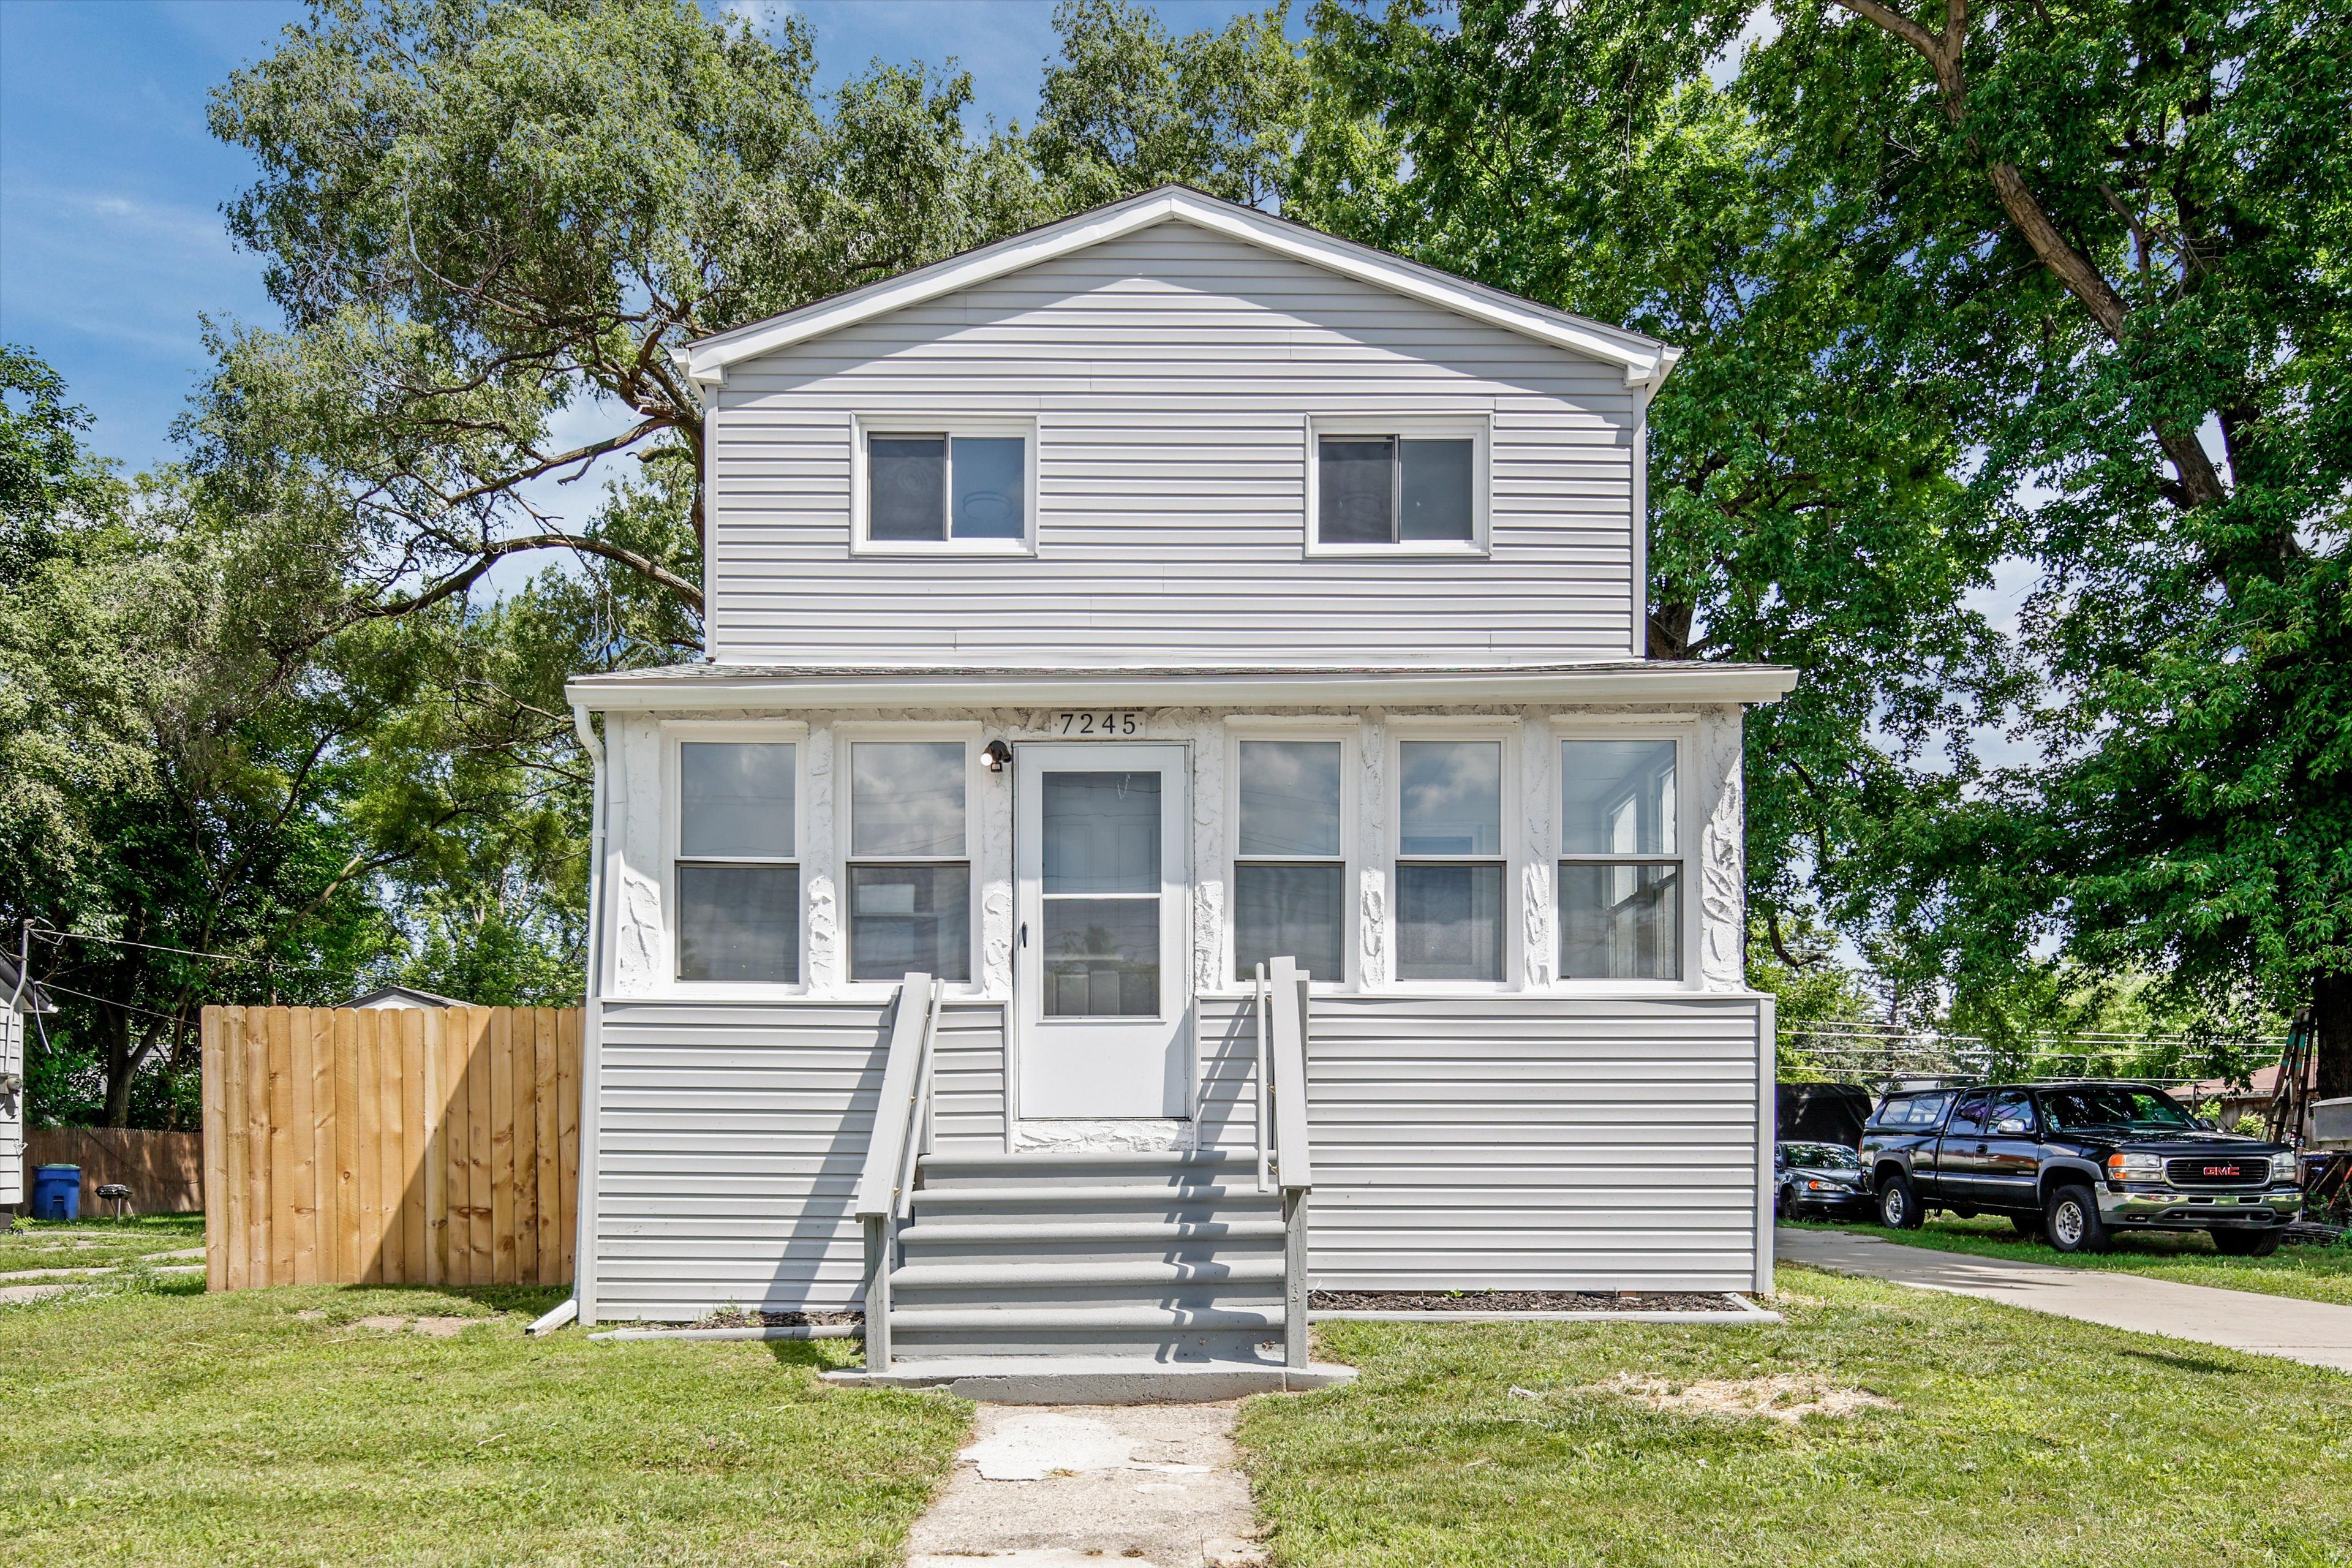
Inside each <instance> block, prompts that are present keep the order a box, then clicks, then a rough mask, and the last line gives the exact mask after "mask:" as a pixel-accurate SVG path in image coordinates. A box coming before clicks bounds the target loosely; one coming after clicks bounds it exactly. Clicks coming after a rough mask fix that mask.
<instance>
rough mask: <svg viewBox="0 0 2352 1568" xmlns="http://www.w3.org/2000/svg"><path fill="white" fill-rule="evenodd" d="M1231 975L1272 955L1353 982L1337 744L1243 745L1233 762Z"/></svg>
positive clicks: (1249, 972)
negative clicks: (1236, 807) (1236, 809)
mask: <svg viewBox="0 0 2352 1568" xmlns="http://www.w3.org/2000/svg"><path fill="white" fill-rule="evenodd" d="M1235 761H1236V766H1235V770H1234V771H1235V774H1236V779H1237V787H1236V798H1237V804H1238V805H1239V808H1240V810H1239V819H1238V820H1237V821H1236V822H1235V824H1234V978H1235V979H1236V980H1248V979H1250V978H1251V977H1252V976H1253V975H1255V973H1257V966H1258V965H1259V964H1261V963H1266V962H1267V961H1269V960H1271V959H1276V958H1292V959H1296V960H1297V963H1298V966H1299V967H1300V968H1301V969H1303V970H1305V971H1306V972H1307V974H1308V976H1309V977H1310V978H1312V979H1315V980H1318V981H1325V982H1328V983H1331V984H1340V983H1343V982H1344V981H1345V980H1346V979H1347V973H1348V966H1347V943H1348V934H1349V921H1348V887H1347V873H1348V862H1347V856H1346V851H1345V848H1344V847H1343V846H1344V844H1345V838H1344V836H1343V834H1344V830H1343V826H1342V824H1341V822H1340V809H1341V808H1340V800H1341V790H1340V784H1341V779H1342V776H1343V766H1344V758H1343V752H1342V748H1341V746H1340V743H1339V742H1338V741H1277V740H1244V741H1243V742H1240V745H1239V748H1238V755H1237V757H1236V759H1235Z"/></svg>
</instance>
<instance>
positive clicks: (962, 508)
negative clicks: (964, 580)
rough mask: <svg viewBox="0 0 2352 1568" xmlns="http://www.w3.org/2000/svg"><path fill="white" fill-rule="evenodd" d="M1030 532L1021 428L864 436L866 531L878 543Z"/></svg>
mask: <svg viewBox="0 0 2352 1568" xmlns="http://www.w3.org/2000/svg"><path fill="white" fill-rule="evenodd" d="M1028 536H1029V442H1028V439H1027V437H1022V436H1006V435H971V436H964V435H953V434H949V433H946V432H940V433H937V434H899V433H898V432H895V431H894V432H891V433H889V434H887V435H886V434H883V433H880V432H877V433H875V434H873V435H870V436H868V437H866V539H867V540H868V541H869V542H875V543H880V544H891V543H898V544H923V543H929V544H947V543H970V542H998V543H1003V542H1014V543H1017V542H1020V541H1023V540H1025V539H1026V538H1028Z"/></svg>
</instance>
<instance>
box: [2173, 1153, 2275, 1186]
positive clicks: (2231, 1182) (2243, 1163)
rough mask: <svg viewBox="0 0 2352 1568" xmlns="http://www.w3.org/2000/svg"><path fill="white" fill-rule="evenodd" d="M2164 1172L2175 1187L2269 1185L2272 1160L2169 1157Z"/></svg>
mask: <svg viewBox="0 0 2352 1568" xmlns="http://www.w3.org/2000/svg"><path fill="white" fill-rule="evenodd" d="M2164 1171H2165V1174H2166V1175H2167V1176H2168V1177H2170V1178H2171V1180H2172V1184H2173V1185H2174V1186H2176V1187H2261V1186H2267V1185H2269V1184H2270V1179H2271V1163H2270V1160H2269V1159H2268V1157H2266V1156H2262V1155H2257V1156H2255V1157H2253V1158H2252V1159H2247V1158H2242V1157H2241V1158H2237V1159H2225V1158H2220V1157H2216V1158H2212V1159H2205V1158H2200V1157H2198V1156H2194V1155H2192V1156H2190V1157H2189V1158H2188V1159H2185V1160H2168V1161H2166V1162H2165V1163H2164Z"/></svg>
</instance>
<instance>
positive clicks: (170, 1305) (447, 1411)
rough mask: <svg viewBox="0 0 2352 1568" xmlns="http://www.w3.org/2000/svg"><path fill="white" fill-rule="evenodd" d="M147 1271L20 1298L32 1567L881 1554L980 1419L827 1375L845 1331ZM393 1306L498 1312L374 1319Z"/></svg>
mask: <svg viewBox="0 0 2352 1568" xmlns="http://www.w3.org/2000/svg"><path fill="white" fill-rule="evenodd" d="M143 1273H144V1271H136V1273H134V1275H133V1277H131V1278H129V1279H125V1280H124V1281H123V1282H122V1283H121V1284H120V1285H116V1286H113V1287H100V1288H97V1289H92V1290H90V1291H78V1292H75V1293H73V1294H71V1295H68V1296H64V1297H59V1298H56V1299H54V1300H47V1301H39V1302H33V1303H29V1304H26V1305H23V1306H13V1307H0V1412H5V1413H6V1422H5V1425H6V1428H7V1441H6V1442H5V1444H0V1542H6V1548H5V1552H0V1556H5V1559H6V1560H7V1561H9V1562H11V1563H28V1564H29V1563H41V1564H44V1565H47V1568H69V1565H76V1564H86V1563H139V1564H142V1565H146V1564H181V1563H184V1564H229V1563H269V1564H281V1563H286V1564H291V1563H300V1564H305V1565H315V1564H340V1563H354V1564H357V1563H366V1564H369V1565H371V1568H374V1565H377V1564H396V1565H402V1568H408V1565H421V1564H433V1565H436V1568H440V1565H450V1568H455V1565H459V1564H478V1565H481V1568H492V1565H497V1568H506V1565H509V1564H538V1563H548V1564H564V1565H567V1568H572V1565H586V1564H602V1563H615V1564H619V1563H625V1564H630V1565H632V1568H647V1565H654V1564H670V1563H676V1564H688V1563H691V1564H719V1563H724V1564H736V1563H742V1564H752V1563H757V1564H760V1565H761V1568H778V1565H782V1564H793V1565H795V1568H842V1565H849V1564H867V1565H876V1568H878V1565H880V1564H886V1563H897V1562H898V1560H899V1555H898V1543H899V1542H900V1540H901V1538H902V1537H903V1536H904V1534H905V1532H906V1529H907V1526H908V1523H909V1522H910V1521H912V1520H913V1519H914V1517H915V1516H916V1515H917V1514H918V1513H919V1512H920V1511H921V1510H923V1508H924V1507H925V1506H926V1505H927V1504H928V1502H929V1499H930V1495H931V1489H932V1488H933V1486H934V1485H935V1484H936V1483H937V1482H938V1481H939V1480H940V1478H941V1477H942V1476H944V1475H945V1474H946V1472H947V1469H948V1467H949V1466H950V1463H951V1462H952V1460H953V1457H954V1453H955V1449H956V1447H957V1446H958V1445H959V1444H960V1443H961V1441H962V1439H963V1437H964V1436H965V1433H966V1430H967V1428H968V1426H969V1425H970V1419H971V1410H970V1406H968V1405H963V1404H961V1403H959V1402H957V1401H954V1400H950V1399H948V1398H946V1397H944V1396H941V1395H921V1394H900V1393H890V1392H875V1393H866V1392H862V1391H854V1390H835V1389H831V1388H828V1387H826V1386H824V1384H820V1383H818V1382H817V1381H816V1373H817V1372H818V1371H820V1370H822V1369H823V1368H824V1367H825V1366H828V1365H835V1364H841V1363H850V1362H854V1361H855V1359H856V1347H855V1345H854V1343H845V1342H840V1341H831V1342H817V1343H815V1344H801V1345H794V1344H786V1343H777V1344H761V1343H747V1344H735V1343H717V1344H712V1343H692V1342H686V1343H661V1342H645V1343H633V1344H615V1343H609V1342H608V1343H595V1342H590V1341H589V1340H588V1339H587V1338H586V1336H585V1335H584V1334H583V1333H582V1332H581V1331H579V1330H577V1329H568V1330H564V1331H561V1332H559V1333H557V1334H555V1335H553V1336H551V1337H550V1338H548V1339H545V1340H530V1339H527V1338H525V1337H524V1335H523V1325H524V1324H526V1323H528V1322H529V1321H530V1320H531V1318H532V1317H534V1316H535V1315H537V1314H538V1313H540V1312H542V1311H544V1310H547V1309H548V1308H549V1307H551V1306H552V1305H554V1304H555V1303H556V1302H557V1301H558V1300H562V1297H563V1294H564V1292H563V1291H562V1290H534V1289H463V1290H460V1289H450V1290H441V1289H364V1288H349V1289H345V1288H338V1287H331V1286H327V1287H306V1288H297V1289H274V1290H248V1291H239V1292H236V1293H234V1294H229V1295H219V1296H205V1295H204V1294H203V1293H202V1290H201V1284H200V1281H198V1280H194V1279H186V1278H178V1279H175V1278H173V1277H170V1276H162V1277H155V1276H147V1277H145V1278H139V1277H137V1275H138V1274H143ZM303 1311H312V1312H323V1313H324V1314H325V1316H324V1317H323V1318H320V1319H317V1320H315V1321H304V1320H303V1319H301V1318H299V1317H298V1316H297V1315H296V1314H297V1313H299V1312H303ZM376 1314H390V1315H398V1316H402V1317H405V1318H416V1317H440V1316H448V1317H463V1318H467V1319H468V1320H471V1321H473V1322H474V1323H475V1324H476V1325H477V1326H471V1327H467V1328H465V1329H464V1330H462V1331H459V1332H457V1334H456V1335H455V1336H454V1337H450V1338H446V1339H435V1338H427V1337H425V1336H424V1335H421V1334H418V1333H415V1332H414V1331H404V1332H398V1333H387V1332H384V1331H381V1330H376V1329H369V1328H362V1327H359V1326H357V1324H356V1320H357V1319H360V1318H362V1317H367V1316H371V1315H376Z"/></svg>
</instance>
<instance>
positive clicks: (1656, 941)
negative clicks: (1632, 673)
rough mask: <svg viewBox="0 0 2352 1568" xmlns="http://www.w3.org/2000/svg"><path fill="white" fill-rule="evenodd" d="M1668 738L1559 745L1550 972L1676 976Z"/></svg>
mask: <svg viewBox="0 0 2352 1568" xmlns="http://www.w3.org/2000/svg"><path fill="white" fill-rule="evenodd" d="M1559 801H1560V834H1559V974H1560V978H1561V979H1563V980H1679V979H1681V978H1682V973H1683V960H1682V932H1683V866H1682V858H1681V854H1680V852H1679V850H1678V849H1677V847H1676V834H1675V816H1676V814H1677V813H1678V811H1679V809H1680V797H1679V795H1678V792H1677V787H1676V784H1675V742H1672V741H1670V740H1665V741H1562V742H1560V746H1559Z"/></svg>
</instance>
